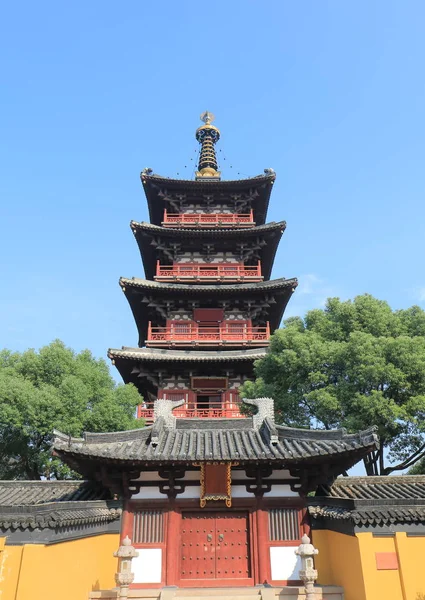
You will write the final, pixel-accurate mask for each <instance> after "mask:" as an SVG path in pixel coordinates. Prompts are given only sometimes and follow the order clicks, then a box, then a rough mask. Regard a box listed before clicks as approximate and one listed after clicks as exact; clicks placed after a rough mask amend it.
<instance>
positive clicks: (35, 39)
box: [0, 0, 425, 356]
mask: <svg viewBox="0 0 425 600" xmlns="http://www.w3.org/2000/svg"><path fill="white" fill-rule="evenodd" d="M424 18H425V5H424V4H423V2H419V1H418V2H415V1H406V2H395V1H391V0H385V1H375V2H372V3H371V2H368V1H363V0H357V1H356V2H337V1H336V0H335V1H333V2H327V1H320V2H317V1H313V0H311V1H310V2H307V1H301V2H288V1H283V0H275V1H270V2H262V3H260V2H259V1H252V0H243V1H237V0H232V1H231V2H229V1H227V2H223V1H219V2H209V3H207V4H205V5H203V4H202V3H199V2H192V1H180V2H172V1H171V0H169V1H158V2H141V1H140V0H139V1H127V2H121V3H118V2H111V1H105V0H104V1H102V2H99V1H97V0H92V1H91V2H81V1H74V2H72V3H61V2H48V1H44V2H41V3H34V2H19V1H18V2H15V3H12V2H8V3H6V4H4V5H3V8H2V17H1V25H0V45H1V46H2V48H1V53H0V56H1V59H0V60H1V63H2V64H1V88H2V91H1V99H0V105H1V110H0V120H1V123H0V125H1V148H0V170H1V177H0V197H1V200H2V201H1V208H2V211H1V220H0V227H1V236H0V245H1V258H2V288H1V294H0V347H8V348H10V349H12V350H24V349H25V348H27V347H36V348H38V347H40V346H42V345H44V344H47V343H49V342H50V341H51V340H52V339H54V338H61V339H62V340H64V342H65V343H66V344H68V345H70V346H71V347H73V348H75V349H76V350H80V349H82V348H86V347H87V348H90V349H91V350H92V351H93V352H94V354H95V355H97V356H105V355H106V350H107V348H108V347H110V346H111V347H120V346H121V345H129V346H131V345H136V343H137V332H136V328H135V326H134V323H133V320H132V316H131V312H130V309H129V307H128V305H127V303H126V300H125V298H124V295H123V294H122V292H121V291H120V288H119V286H118V278H119V276H120V275H123V276H129V277H131V276H143V270H142V266H141V261H140V258H139V255H138V250H137V246H136V244H135V241H134V239H133V235H132V233H131V231H130V228H129V222H130V220H131V219H135V220H147V218H148V217H147V210H146V204H145V199H144V195H143V191H142V187H141V184H140V180H139V173H140V171H141V169H142V168H143V167H146V166H149V167H152V168H153V169H154V170H155V172H157V173H160V174H163V175H166V176H180V177H183V178H191V177H192V174H193V167H194V160H193V159H194V158H195V157H196V151H197V143H196V141H195V138H194V132H195V129H196V127H198V125H199V123H200V122H199V114H200V113H201V112H202V111H204V110H206V109H208V110H210V111H212V112H214V113H215V115H216V122H215V123H216V125H217V126H218V127H220V129H221V132H222V139H221V141H220V144H219V147H220V150H221V152H220V153H219V157H220V162H221V167H222V169H223V173H224V176H225V177H226V178H239V177H244V176H253V175H256V174H259V173H262V171H263V169H264V168H265V167H273V168H274V169H275V170H276V172H277V176H278V178H277V182H276V185H275V188H274V193H273V196H272V202H271V206H270V211H269V220H280V219H285V220H286V221H287V231H286V232H285V234H284V236H283V239H282V243H281V246H280V249H279V253H278V255H277V259H276V263H275V268H274V273H273V275H274V277H282V276H284V277H294V276H296V277H298V278H299V280H300V286H299V288H298V290H297V292H296V293H295V295H294V297H293V299H292V301H291V303H290V305H289V307H288V311H287V315H295V314H303V313H304V312H305V311H306V310H308V309H310V308H315V307H320V306H323V302H324V300H325V298H326V297H327V296H335V295H337V296H340V297H342V298H344V299H346V298H352V297H354V296H355V295H357V294H362V293H364V292H368V293H371V294H373V295H375V296H377V297H378V298H381V299H384V300H387V301H388V302H389V303H390V305H391V306H392V307H393V308H395V309H396V308H403V307H408V306H410V305H412V304H420V305H421V306H423V307H425V273H424V266H423V264H424V250H423V246H424V238H425V229H424V221H425V219H424V217H425V202H424V191H425V189H424V188H425V182H424V159H425V135H424V133H425V115H424V107H425V77H424V59H425V36H424V30H423V23H424ZM191 159H192V160H191ZM224 159H225V160H224ZM230 165H231V168H230Z"/></svg>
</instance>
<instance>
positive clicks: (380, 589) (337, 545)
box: [313, 530, 425, 600]
mask: <svg viewBox="0 0 425 600" xmlns="http://www.w3.org/2000/svg"><path fill="white" fill-rule="evenodd" d="M313 543H314V544H315V546H316V548H318V550H319V554H318V555H317V557H316V560H315V562H316V568H317V570H318V572H319V579H318V582H319V583H322V584H324V585H332V584H333V585H340V586H342V587H343V588H344V591H345V599H346V600H380V599H381V598H382V599H385V600H419V599H420V598H421V596H420V594H424V600H425V562H424V557H425V536H421V537H407V535H406V534H405V533H396V534H395V536H394V537H373V535H372V533H358V534H357V535H355V536H350V535H343V534H341V533H335V532H333V531H320V530H316V531H313ZM377 552H392V553H395V554H396V555H397V559H398V565H399V569H398V570H378V569H377V568H376V556H375V555H376V553H377Z"/></svg>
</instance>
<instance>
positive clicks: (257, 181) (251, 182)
mask: <svg viewBox="0 0 425 600" xmlns="http://www.w3.org/2000/svg"><path fill="white" fill-rule="evenodd" d="M140 176H141V177H143V178H144V179H146V181H147V182H155V183H161V184H164V183H169V184H175V185H178V186H179V187H193V188H198V187H199V188H203V187H207V188H209V187H212V188H215V189H221V188H224V189H225V188H233V187H235V186H236V187H244V186H245V187H256V186H258V185H262V184H264V183H267V182H271V181H274V180H275V179H276V173H274V172H269V173H266V174H265V175H263V174H261V175H255V176H254V177H247V178H245V179H221V180H216V179H215V180H207V179H173V178H172V177H164V176H162V175H158V174H157V173H152V174H147V173H143V172H142V173H141V175H140Z"/></svg>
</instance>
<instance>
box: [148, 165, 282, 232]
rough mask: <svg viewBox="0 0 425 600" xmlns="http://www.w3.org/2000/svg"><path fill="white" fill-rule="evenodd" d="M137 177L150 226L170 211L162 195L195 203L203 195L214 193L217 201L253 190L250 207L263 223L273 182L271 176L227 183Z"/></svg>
mask: <svg viewBox="0 0 425 600" xmlns="http://www.w3.org/2000/svg"><path fill="white" fill-rule="evenodd" d="M140 178H141V180H142V183H143V188H144V191H145V194H146V200H147V203H148V208H149V216H150V220H151V222H152V223H154V224H155V225H160V224H161V221H162V218H163V214H164V209H165V208H169V205H168V203H167V202H166V201H165V200H164V197H163V196H164V193H165V194H167V193H168V194H186V195H187V196H188V198H193V199H195V200H198V201H199V199H201V198H202V194H214V196H215V197H216V198H217V200H221V199H222V198H226V197H228V196H229V194H236V193H244V192H249V191H252V192H253V195H254V196H255V199H254V200H253V208H254V215H255V221H256V223H257V224H258V225H261V224H263V223H264V222H265V220H266V215H267V209H268V205H269V199H270V194H271V190H272V187H273V183H274V181H275V179H276V175H275V174H274V173H268V174H265V175H258V176H257V177H250V178H248V179H237V180H228V181H206V180H197V181H195V180H183V179H170V178H168V177H161V176H160V175H156V174H152V175H148V174H146V173H141V175H140Z"/></svg>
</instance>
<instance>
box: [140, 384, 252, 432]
mask: <svg viewBox="0 0 425 600" xmlns="http://www.w3.org/2000/svg"><path fill="white" fill-rule="evenodd" d="M229 393H230V394H231V395H232V396H236V398H237V400H235V399H233V401H232V400H223V401H222V402H217V404H214V405H212V406H211V405H210V406H208V407H203V406H202V405H199V404H198V403H197V402H196V401H195V400H190V399H189V398H192V397H193V395H194V394H193V392H191V391H189V392H187V391H186V392H165V391H163V392H161V393H160V396H158V397H161V398H163V399H165V400H174V401H176V400H185V404H184V405H182V406H179V407H178V408H175V409H174V410H173V415H174V416H175V417H177V418H189V417H195V418H198V419H211V418H227V419H242V418H244V417H245V416H246V415H243V414H242V413H241V412H240V405H241V403H240V401H239V397H238V395H237V393H235V392H227V393H226V394H224V395H225V396H226V395H227V394H229ZM137 416H138V418H139V419H140V418H142V419H145V421H146V423H147V424H148V425H149V424H150V423H153V417H154V410H153V408H146V407H145V406H144V405H140V406H139V409H138V412H137Z"/></svg>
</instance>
